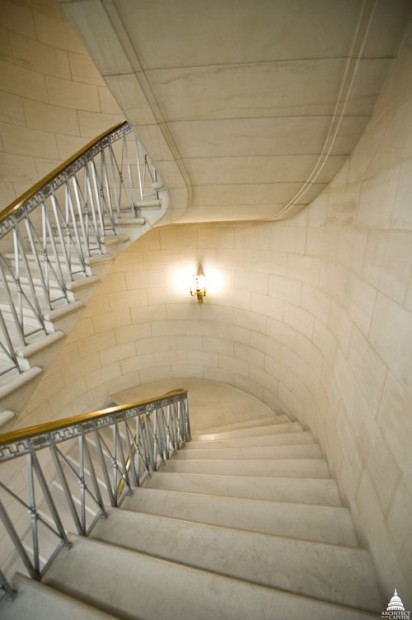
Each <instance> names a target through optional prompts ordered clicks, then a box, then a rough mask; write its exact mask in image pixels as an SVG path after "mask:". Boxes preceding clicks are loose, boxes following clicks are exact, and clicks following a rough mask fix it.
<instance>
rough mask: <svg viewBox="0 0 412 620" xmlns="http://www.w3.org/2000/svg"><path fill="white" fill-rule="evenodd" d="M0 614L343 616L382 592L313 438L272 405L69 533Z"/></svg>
mask: <svg viewBox="0 0 412 620" xmlns="http://www.w3.org/2000/svg"><path fill="white" fill-rule="evenodd" d="M71 539H72V542H73V546H72V549H70V550H62V551H61V552H60V554H59V555H58V557H57V558H56V560H55V561H54V562H53V564H52V565H51V567H50V568H49V570H48V571H47V572H46V575H45V577H44V578H43V581H42V582H41V583H38V582H32V581H29V580H27V579H26V578H25V577H23V576H17V577H16V582H15V585H16V587H17V588H18V590H19V592H18V596H17V598H16V600H15V601H14V602H12V603H11V602H8V601H6V600H3V601H2V602H1V603H0V617H1V618H2V619H4V620H17V619H19V620H26V619H27V620H28V619H29V618H30V620H37V619H39V620H40V619H43V618H48V620H53V619H54V618H56V619H57V618H59V620H61V619H62V618H63V619H64V618H69V617H70V618H72V617H79V618H87V619H88V618H102V619H104V618H119V619H140V620H174V619H176V620H177V619H179V620H185V619H189V618H190V619H196V620H209V619H210V618H219V620H224V619H235V618H236V620H239V619H240V620H242V619H245V620H246V619H251V618H253V619H254V620H255V619H256V620H265V619H267V620H269V619H271V620H273V619H278V618H279V619H282V620H283V619H284V618H289V619H292V618H296V620H297V619H299V620H313V619H315V618H316V619H317V620H318V619H319V620H341V619H342V620H343V619H349V618H350V619H353V620H355V619H356V620H357V619H360V618H365V619H366V618H376V617H377V614H378V613H379V614H380V612H381V611H382V609H384V604H383V601H382V598H381V595H380V592H379V587H378V584H377V581H376V576H375V571H374V567H373V564H372V561H371V558H370V555H369V553H368V551H367V550H366V549H364V548H362V547H361V546H360V544H359V540H358V537H357V534H356V532H355V529H354V525H353V523H352V519H351V515H350V512H349V510H348V508H347V507H345V506H344V505H343V504H342V502H341V499H340V496H339V492H338V489H337V486H336V483H335V481H334V480H333V479H332V478H331V476H330V473H329V469H328V466H327V464H326V462H325V460H324V459H323V457H322V454H321V453H320V450H319V447H318V445H317V444H316V443H315V442H314V441H313V439H312V437H311V435H310V433H307V432H305V431H304V430H303V429H302V428H301V427H300V425H299V424H298V423H297V422H291V421H290V420H289V419H288V418H287V417H286V416H284V415H278V416H271V417H264V418H261V419H256V420H251V421H250V422H245V421H243V422H239V423H232V424H226V425H220V426H215V427H213V428H208V429H205V430H202V432H201V433H198V434H194V435H193V440H192V442H191V443H190V444H188V445H187V446H186V447H185V448H184V449H183V450H181V451H179V453H178V455H177V456H176V457H174V458H173V459H171V460H169V461H168V462H167V464H166V466H165V468H164V469H163V470H162V471H159V472H155V473H153V475H152V477H151V478H150V479H149V480H147V481H146V483H145V484H144V486H142V487H139V488H136V489H135V490H134V493H133V495H131V496H129V497H128V498H127V499H126V500H125V502H124V503H123V504H122V507H121V508H120V509H116V508H112V509H109V516H108V518H107V519H104V520H100V521H99V522H98V524H97V525H96V527H95V528H94V530H93V532H92V535H91V536H90V537H89V538H82V537H78V536H75V535H72V536H71Z"/></svg>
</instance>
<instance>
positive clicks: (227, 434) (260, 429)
mask: <svg viewBox="0 0 412 620" xmlns="http://www.w3.org/2000/svg"><path fill="white" fill-rule="evenodd" d="M292 430H300V431H302V430H303V429H302V426H301V424H299V422H279V423H278V424H271V425H270V424H268V425H264V426H256V427H250V428H237V429H233V430H231V431H220V432H219V431H216V432H215V433H198V434H193V435H192V439H193V441H199V440H201V441H204V442H208V441H215V440H217V439H225V438H230V439H232V438H235V437H255V436H258V435H271V434H278V433H279V434H281V433H284V432H290V431H292Z"/></svg>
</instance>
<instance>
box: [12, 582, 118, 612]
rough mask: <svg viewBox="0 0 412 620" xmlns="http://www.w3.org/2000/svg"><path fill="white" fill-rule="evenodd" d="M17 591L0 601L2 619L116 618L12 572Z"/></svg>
mask: <svg viewBox="0 0 412 620" xmlns="http://www.w3.org/2000/svg"><path fill="white" fill-rule="evenodd" d="M14 585H15V587H16V589H17V590H18V595H17V597H16V598H15V600H14V601H7V600H2V601H0V618H1V619H2V620H45V618H47V620H74V619H75V618H78V619H79V620H116V616H112V615H110V614H107V613H105V612H103V611H101V610H99V609H97V608H96V607H92V606H90V605H87V604H86V603H83V602H82V601H79V600H77V599H75V598H73V597H71V596H68V595H66V594H64V593H63V592H59V591H58V590H55V589H54V588H50V587H49V586H47V585H45V584H43V583H40V582H39V581H35V580H34V579H28V578H27V577H24V576H23V575H16V577H15V579H14Z"/></svg>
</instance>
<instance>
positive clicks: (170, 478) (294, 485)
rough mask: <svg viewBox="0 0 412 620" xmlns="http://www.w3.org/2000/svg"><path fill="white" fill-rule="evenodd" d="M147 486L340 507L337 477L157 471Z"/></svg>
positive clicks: (147, 482)
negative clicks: (302, 477) (284, 476)
mask: <svg viewBox="0 0 412 620" xmlns="http://www.w3.org/2000/svg"><path fill="white" fill-rule="evenodd" d="M145 485H147V486H148V487H150V488H155V489H166V490H175V491H188V492H190V493H204V492H207V493H209V494H211V495H214V494H217V495H225V496H230V497H247V498H250V499H252V498H255V499H269V500H275V501H288V502H294V501H296V502H299V503H303V504H306V503H310V504H315V503H316V504H320V505H326V506H340V505H341V500H340V497H339V492H338V488H337V485H336V482H335V480H332V479H322V478H305V479H301V478H272V477H263V476H231V475H225V474H186V473H184V474H182V473H173V472H160V471H159V472H154V473H153V475H152V477H151V478H150V480H147V481H146V483H145Z"/></svg>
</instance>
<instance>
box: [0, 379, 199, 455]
mask: <svg viewBox="0 0 412 620" xmlns="http://www.w3.org/2000/svg"><path fill="white" fill-rule="evenodd" d="M183 395H187V390H185V389H183V388H176V389H175V390H171V391H170V392H166V393H165V394H162V395H161V396H157V397H155V398H148V399H145V400H139V401H136V402H133V403H127V404H124V405H116V406H115V407H107V408H106V409H100V410H98V411H92V412H90V413H82V414H79V415H76V416H71V417H68V418H62V419H61V420H55V421H53V422H45V423H44V424H37V425H35V426H28V427H26V428H21V429H18V430H15V431H10V432H8V433H0V446H2V445H4V444H8V443H13V442H15V441H23V440H24V439H30V438H31V437H35V436H36V435H43V434H44V433H51V432H53V431H57V430H61V429H62V428H69V427H72V426H76V425H78V424H82V423H84V422H90V421H91V420H98V419H100V418H104V417H106V416H109V415H113V414H115V413H120V412H121V411H125V410H127V409H131V408H133V409H135V408H138V407H145V406H146V405H150V404H152V403H155V402H157V401H161V400H164V399H168V398H173V397H174V396H183Z"/></svg>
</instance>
